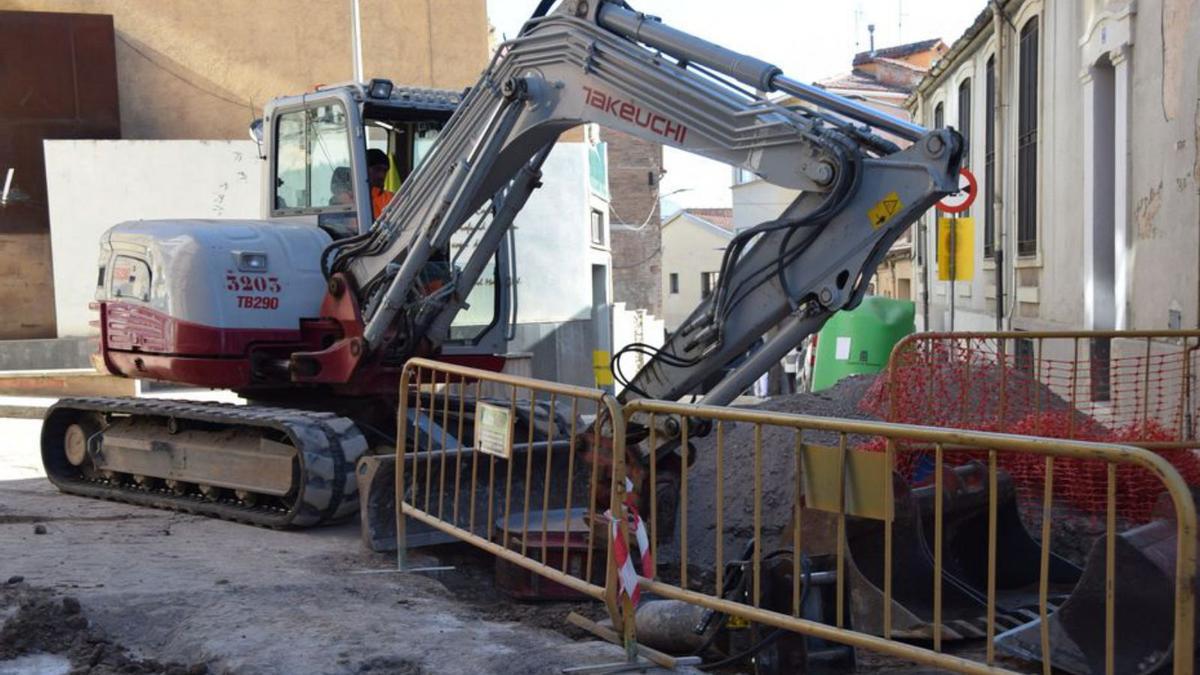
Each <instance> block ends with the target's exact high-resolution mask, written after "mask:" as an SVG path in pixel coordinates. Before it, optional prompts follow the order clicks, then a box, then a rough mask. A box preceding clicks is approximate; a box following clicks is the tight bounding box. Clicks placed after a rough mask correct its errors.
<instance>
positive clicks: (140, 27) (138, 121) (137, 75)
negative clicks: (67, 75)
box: [0, 0, 489, 139]
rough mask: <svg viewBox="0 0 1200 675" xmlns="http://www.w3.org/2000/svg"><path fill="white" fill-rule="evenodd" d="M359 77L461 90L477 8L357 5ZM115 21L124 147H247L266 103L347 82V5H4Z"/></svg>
mask: <svg viewBox="0 0 1200 675" xmlns="http://www.w3.org/2000/svg"><path fill="white" fill-rule="evenodd" d="M359 5H360V8H361V17H362V52H363V59H362V61H363V74H364V77H366V78H370V77H387V78H389V79H391V80H393V81H395V82H396V83H404V84H408V85H413V86H420V87H439V88H445V89H459V88H462V87H465V86H468V85H471V84H474V83H475V80H477V79H478V77H479V72H480V71H481V70H482V69H483V68H484V66H485V65H487V59H488V55H489V50H488V21H487V9H486V5H485V2H484V0H437V2H430V1H429V0H359ZM5 10H15V11H28V12H77V13H83V14H107V15H111V16H112V24H113V28H114V30H115V33H116V45H115V47H116V65H117V75H118V77H117V88H118V93H119V95H120V104H121V137H122V138H127V139H159V138H166V139H181V138H187V139H230V138H236V139H243V138H246V126H247V125H248V124H249V123H250V121H251V120H253V119H254V118H255V117H257V116H258V115H259V114H260V113H261V112H262V106H263V104H264V103H266V102H267V101H268V100H270V99H271V98H273V97H276V96H280V95H283V94H294V93H299V92H302V91H307V90H310V89H312V88H313V87H314V86H316V85H319V84H333V83H335V82H345V81H348V80H351V79H353V73H354V67H353V56H352V50H351V47H350V44H351V40H350V36H351V14H350V3H349V2H306V3H304V4H303V5H297V4H296V3H294V2H291V1H290V0H259V1H258V2H254V3H252V4H251V3H246V2H242V1H240V0H183V1H179V2H161V1H159V0H0V11H5Z"/></svg>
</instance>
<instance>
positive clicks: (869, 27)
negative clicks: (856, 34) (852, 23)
mask: <svg viewBox="0 0 1200 675" xmlns="http://www.w3.org/2000/svg"><path fill="white" fill-rule="evenodd" d="M867 32H868V33H870V34H871V58H875V24H873V23H869V24H867Z"/></svg>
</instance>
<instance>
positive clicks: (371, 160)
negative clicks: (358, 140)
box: [367, 148, 395, 218]
mask: <svg viewBox="0 0 1200 675" xmlns="http://www.w3.org/2000/svg"><path fill="white" fill-rule="evenodd" d="M388 166H389V164H388V158H387V153H385V152H384V151H382V150H380V149H379V148H371V149H370V150H367V182H368V183H369V184H370V185H371V216H372V217H373V218H378V217H379V212H380V211H382V210H383V207H385V206H387V205H388V202H390V201H392V195H393V194H395V193H393V192H389V191H387V190H384V189H383V181H384V179H385V178H387V173H388Z"/></svg>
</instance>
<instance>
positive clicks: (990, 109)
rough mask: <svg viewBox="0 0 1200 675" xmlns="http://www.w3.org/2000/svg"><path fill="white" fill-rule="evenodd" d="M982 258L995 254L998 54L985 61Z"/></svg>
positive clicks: (992, 257)
mask: <svg viewBox="0 0 1200 675" xmlns="http://www.w3.org/2000/svg"><path fill="white" fill-rule="evenodd" d="M983 78H984V85H983V86H984V108H985V110H984V111H983V116H984V125H983V190H984V198H983V257H984V259H985V260H993V259H995V257H996V55H995V54H994V53H993V54H991V55H990V56H988V59H987V61H986V62H985V63H984V76H983Z"/></svg>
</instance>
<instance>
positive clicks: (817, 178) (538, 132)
mask: <svg viewBox="0 0 1200 675" xmlns="http://www.w3.org/2000/svg"><path fill="white" fill-rule="evenodd" d="M739 83H740V84H739ZM742 85H745V86H742ZM749 88H754V89H758V90H763V91H773V90H782V91H786V92H789V93H792V94H793V95H796V96H798V97H800V98H803V99H806V100H808V101H810V102H812V103H815V104H817V105H819V106H822V107H823V108H824V109H825V110H828V111H832V112H834V113H837V115H840V116H842V117H838V116H835V115H831V114H829V113H827V112H821V111H814V110H807V109H801V108H787V107H784V106H781V105H777V104H775V103H772V102H770V101H767V100H766V99H764V98H763V97H761V96H759V95H757V94H755V93H754V92H753V91H750V89H749ZM844 117H850V118H853V119H856V120H859V121H861V122H866V123H868V124H870V125H872V126H874V127H875V128H880V129H885V130H887V131H889V132H891V133H894V134H897V135H899V136H901V137H903V138H907V139H911V140H915V141H916V142H915V143H914V145H913V146H912V147H910V148H908V149H907V150H904V151H897V150H896V148H895V146H892V145H891V144H890V143H888V142H886V141H882V140H880V139H879V138H877V137H875V136H873V135H872V134H871V133H869V132H868V131H867V130H865V129H863V128H862V127H860V126H857V125H855V124H854V123H852V122H849V121H846V120H845V119H844ZM586 122H596V123H599V124H601V125H603V126H606V127H610V128H614V129H618V130H620V131H624V132H626V133H630V134H633V135H635V136H638V137H641V138H644V139H648V140H652V141H658V142H661V143H664V144H667V145H671V146H674V147H677V148H681V149H683V150H686V151H689V152H693V153H696V154H699V155H703V156H705V157H709V158H712V159H716V160H719V161H722V162H725V163H728V164H732V165H736V166H740V167H743V168H746V169H749V170H750V171H753V172H754V173H756V174H758V175H759V176H761V177H762V178H764V179H765V180H767V181H769V182H772V183H775V184H777V185H781V186H784V187H788V188H793V189H799V190H802V191H803V192H802V193H801V196H800V197H799V198H797V199H796V201H795V202H794V203H793V204H791V205H790V206H789V207H788V208H787V210H786V211H785V212H784V214H783V215H782V216H781V217H780V218H779V219H778V220H776V221H772V222H769V223H763V224H762V225H759V226H757V227H756V228H753V229H752V230H750V231H749V232H748V233H743V234H741V235H739V236H738V237H736V238H735V240H734V241H733V243H732V244H731V246H730V248H729V251H728V252H727V254H726V259H725V262H724V264H723V266H722V270H721V274H720V277H719V286H718V288H717V289H716V291H715V292H714V293H713V294H712V295H711V296H710V297H709V298H707V299H706V300H705V301H704V302H703V303H702V305H701V306H700V307H698V308H697V309H696V310H695V312H694V313H693V314H692V315H691V318H690V319H689V320H688V321H687V322H685V324H684V325H683V326H682V327H681V329H680V330H679V331H677V332H676V334H675V335H673V336H671V338H670V340H669V341H668V342H667V344H666V345H665V346H664V347H663V348H662V349H661V350H656V351H655V353H654V355H653V358H652V359H651V362H650V363H649V364H648V365H647V367H646V368H644V369H643V370H642V371H641V372H639V373H638V374H637V375H636V376H634V377H633V378H632V380H631V381H630V386H629V388H628V389H627V390H626V394H624V396H626V397H630V396H649V397H655V398H676V397H678V396H680V395H682V394H684V393H686V392H687V391H689V390H690V389H691V388H692V387H694V386H695V384H696V383H698V382H700V381H701V380H703V379H705V377H706V376H707V375H709V374H711V373H712V372H714V371H716V370H717V369H720V368H722V367H723V366H724V365H725V364H726V363H727V362H729V361H730V360H731V359H732V358H734V357H736V356H737V355H739V354H741V353H743V352H745V350H746V349H747V348H748V347H749V345H750V344H751V343H753V342H754V341H756V340H758V339H759V338H760V337H761V336H763V335H764V334H765V333H766V332H767V331H768V330H769V329H770V328H772V327H774V326H777V325H781V327H782V330H781V331H780V333H779V334H778V335H777V336H776V337H775V338H774V339H772V340H771V341H768V343H767V344H766V346H765V347H764V348H762V349H760V350H759V351H758V352H756V355H755V356H754V357H752V358H751V359H750V360H749V361H748V362H747V363H746V364H744V365H743V366H742V367H741V368H739V369H738V370H737V371H735V373H734V375H733V376H732V377H729V378H726V380H725V381H723V382H722V383H721V384H720V385H719V386H718V387H717V388H716V389H714V390H713V392H712V393H711V394H710V396H709V399H708V400H710V401H712V402H723V401H727V400H730V399H732V398H733V396H735V395H736V394H737V392H738V391H740V390H741V388H743V387H744V386H745V385H746V384H747V383H748V382H749V381H752V380H753V379H754V378H755V377H757V376H758V375H759V374H761V372H764V371H765V370H766V368H767V367H769V366H770V364H771V363H773V362H775V361H777V360H778V359H779V357H781V356H782V354H783V353H785V352H786V351H787V350H788V349H790V348H791V347H792V346H794V345H795V344H796V342H798V340H799V338H800V337H801V336H803V335H805V334H807V333H809V332H812V331H813V330H816V329H817V328H818V327H819V326H820V324H821V323H822V322H823V321H824V320H825V319H826V318H827V317H828V316H829V315H830V314H831V313H832V312H834V311H836V310H837V309H840V308H843V307H846V306H853V305H854V304H856V303H857V302H858V300H859V299H860V298H861V296H862V293H863V290H864V288H865V286H866V283H867V281H868V279H869V277H870V275H871V273H872V270H873V269H874V267H875V265H876V263H877V262H878V261H879V260H880V259H881V258H882V256H883V255H884V253H885V252H886V251H887V249H888V247H889V246H891V244H892V243H893V242H894V241H895V239H896V238H897V237H898V236H899V235H900V234H901V233H902V232H903V231H904V229H906V228H907V227H908V226H909V225H910V224H911V223H912V222H913V221H914V220H915V219H916V218H917V217H918V216H919V215H920V214H921V213H923V212H924V211H925V210H926V209H927V208H929V206H931V205H932V204H933V202H934V201H935V200H937V199H938V198H940V197H941V196H942V195H944V194H947V193H949V192H951V191H953V190H954V189H955V188H956V184H957V181H956V178H957V176H956V174H957V171H958V162H959V153H960V141H959V138H958V136H957V134H955V133H954V132H952V131H948V130H934V131H932V132H929V133H925V132H924V131H923V130H922V129H920V128H919V127H916V126H914V125H911V124H909V123H907V122H904V121H902V120H897V119H894V118H890V117H887V116H886V115H883V114H882V113H879V112H877V111H874V110H872V109H870V108H865V107H863V106H860V105H858V104H856V103H853V102H851V101H848V100H845V99H841V98H839V97H836V96H833V95H831V94H828V93H826V92H824V91H822V90H819V89H815V88H813V87H808V86H805V85H801V84H799V83H796V82H794V81H792V80H790V79H788V78H786V77H785V76H784V75H783V74H782V73H781V72H780V70H779V69H778V68H776V67H774V66H772V65H770V64H767V63H764V62H762V61H758V60H756V59H752V58H750V57H746V56H744V55H740V54H736V53H734V52H730V51H728V50H725V49H723V48H721V47H718V46H716V45H713V44H711V43H708V42H705V41H703V40H700V39H698V38H695V37H693V36H690V35H687V34H684V33H681V32H679V31H676V30H674V29H671V28H669V27H667V26H665V25H663V24H661V23H659V22H657V21H656V20H651V19H649V18H647V17H644V16H642V15H639V14H636V13H635V12H632V11H631V10H629V9H628V8H627V7H626V6H624V4H623V3H619V2H612V1H609V0H601V1H599V2H578V1H577V0H564V2H562V3H560V5H559V7H558V9H556V10H555V11H554V12H553V13H552V14H550V15H548V16H545V17H538V18H535V19H534V20H531V21H530V22H529V23H528V24H526V27H525V28H524V30H523V31H522V33H521V35H520V36H519V37H518V38H516V39H515V40H512V41H510V42H508V43H505V44H504V45H502V47H501V48H500V50H498V52H497V54H496V56H495V57H494V59H493V61H492V63H491V65H490V66H489V68H488V69H487V70H486V71H485V72H484V74H483V77H482V79H481V80H480V82H479V83H478V84H477V85H476V86H475V87H474V88H473V89H472V90H471V92H470V93H469V94H468V95H467V97H466V99H465V100H464V102H463V103H462V105H461V106H460V108H459V109H458V112H457V113H456V114H455V116H454V117H453V118H452V120H451V121H450V123H449V124H448V126H447V128H446V129H445V130H443V132H442V134H441V136H440V137H439V138H438V140H437V142H436V143H435V145H434V147H433V148H432V149H431V151H430V154H429V155H428V156H427V157H426V159H425V161H424V163H423V164H422V165H421V166H420V167H419V168H418V169H417V171H416V172H414V174H413V175H412V176H411V177H410V178H409V180H408V181H406V182H405V184H404V185H403V186H402V188H401V189H400V192H399V193H398V194H397V196H396V198H395V199H394V200H393V201H392V203H391V204H390V205H389V206H388V207H387V208H386V209H384V211H383V213H382V214H381V216H380V218H379V220H378V221H377V222H376V223H375V226H374V228H373V229H372V230H371V232H369V233H368V234H366V235H362V236H360V237H357V238H354V239H351V240H348V241H346V242H344V243H339V244H338V246H339V248H338V250H337V251H335V254H336V255H335V256H334V257H333V258H332V264H331V270H330V271H331V272H336V273H342V274H344V275H345V276H346V277H348V279H349V281H350V283H351V285H352V286H353V287H354V289H355V292H356V293H357V294H358V298H359V301H360V304H361V306H362V311H363V313H364V319H365V321H366V329H365V331H364V335H363V338H364V340H365V341H366V343H367V347H368V349H371V350H378V349H383V348H389V349H391V350H392V351H393V353H397V354H399V355H400V356H403V355H405V354H406V353H411V352H412V350H413V349H415V345H416V343H417V342H418V341H419V340H421V339H424V340H426V341H429V342H431V343H433V344H434V345H436V344H438V343H439V341H440V340H442V339H444V336H445V335H446V333H447V330H448V327H449V324H450V321H451V320H452V319H453V317H454V315H455V313H456V312H457V311H458V310H459V309H460V308H461V307H462V303H463V299H464V298H466V296H467V294H468V292H469V291H470V288H471V286H472V285H473V284H474V283H475V282H476V280H477V279H478V277H479V274H480V273H481V272H482V270H483V268H484V263H485V262H486V260H487V259H488V258H489V257H490V256H491V254H492V253H493V252H494V251H495V250H496V248H497V247H498V246H499V245H500V244H501V242H502V240H503V236H504V233H505V231H506V230H507V228H508V227H509V225H510V224H511V222H512V218H513V217H515V215H516V213H517V212H518V211H519V210H520V209H521V207H522V206H523V205H524V203H525V201H526V200H527V199H528V197H529V195H530V193H531V192H532V191H533V190H534V189H535V188H536V187H537V186H538V184H539V182H538V180H539V177H540V171H539V170H540V166H541V162H542V161H543V160H544V159H545V156H546V155H547V154H548V152H549V149H550V147H552V145H553V143H554V142H555V140H556V139H557V138H558V136H559V135H560V134H561V133H562V132H563V131H565V130H567V129H570V128H572V127H574V126H577V125H579V124H582V123H586ZM468 222H470V223H471V225H469V226H468V225H467V224H468ZM464 227H468V231H469V232H471V236H472V237H476V238H477V240H478V246H476V247H474V249H473V252H472V253H471V257H470V258H469V259H467V260H465V261H463V265H462V267H463V271H462V272H461V273H460V274H459V275H458V276H457V277H456V278H454V279H453V280H452V281H451V283H450V284H448V285H447V286H445V287H444V288H442V289H440V290H439V291H438V292H437V293H434V294H429V295H422V293H421V292H420V291H419V285H418V284H417V283H416V281H417V278H418V274H419V273H420V271H421V269H422V268H423V267H424V265H425V263H426V262H427V261H428V260H429V259H430V257H431V256H432V255H434V253H435V252H437V251H444V250H447V248H448V247H449V246H450V241H451V237H452V236H453V235H454V234H455V233H456V232H460V231H461V230H463V228H464Z"/></svg>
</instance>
